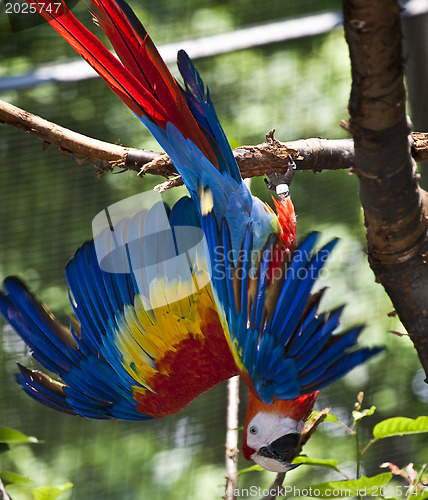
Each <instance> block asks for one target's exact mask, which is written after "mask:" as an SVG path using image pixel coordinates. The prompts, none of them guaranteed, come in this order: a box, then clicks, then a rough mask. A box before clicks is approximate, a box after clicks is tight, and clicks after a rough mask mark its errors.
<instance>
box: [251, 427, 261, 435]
mask: <svg viewBox="0 0 428 500" xmlns="http://www.w3.org/2000/svg"><path fill="white" fill-rule="evenodd" d="M258 432H259V430H258V429H257V427H256V426H255V425H252V426H251V427H250V434H254V435H255V434H257V433H258Z"/></svg>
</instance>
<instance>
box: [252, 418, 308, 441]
mask: <svg viewBox="0 0 428 500" xmlns="http://www.w3.org/2000/svg"><path fill="white" fill-rule="evenodd" d="M303 426H304V423H303V422H302V421H301V420H294V419H293V418H290V417H281V416H280V415H277V414H275V413H263V412H260V413H257V415H256V416H255V417H253V418H252V420H251V421H250V423H249V424H248V428H247V444H248V446H249V447H250V448H254V449H255V450H259V449H260V448H261V447H262V446H269V445H270V443H272V442H273V441H276V440H277V439H279V438H280V437H282V436H284V434H290V433H292V432H297V433H299V434H301V433H302V430H303Z"/></svg>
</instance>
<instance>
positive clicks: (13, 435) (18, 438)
mask: <svg viewBox="0 0 428 500" xmlns="http://www.w3.org/2000/svg"><path fill="white" fill-rule="evenodd" d="M38 442H39V440H38V439H37V438H35V437H32V436H26V435H25V434H23V433H22V432H19V431H16V430H15V429H11V428H10V427H2V426H0V443H6V444H16V443H38Z"/></svg>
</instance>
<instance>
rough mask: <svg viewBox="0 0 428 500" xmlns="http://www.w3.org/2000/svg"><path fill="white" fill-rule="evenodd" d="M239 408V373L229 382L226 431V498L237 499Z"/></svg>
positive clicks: (228, 499) (227, 499)
mask: <svg viewBox="0 0 428 500" xmlns="http://www.w3.org/2000/svg"><path fill="white" fill-rule="evenodd" d="M238 410H239V375H236V376H235V377H232V378H230V379H229V380H228V382H227V432H226V495H225V500H235V498H236V495H235V492H236V490H237V488H238V453H239V450H238V426H239V422H238Z"/></svg>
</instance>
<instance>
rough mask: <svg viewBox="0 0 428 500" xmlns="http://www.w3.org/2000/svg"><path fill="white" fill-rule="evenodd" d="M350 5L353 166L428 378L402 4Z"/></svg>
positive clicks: (386, 277) (372, 256)
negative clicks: (406, 89)
mask: <svg viewBox="0 0 428 500" xmlns="http://www.w3.org/2000/svg"><path fill="white" fill-rule="evenodd" d="M343 11H344V27H345V34H346V40H347V42H348V45H349V52H350V57H351V68H352V90H351V97H350V101H349V111H350V115H351V120H350V126H349V129H350V131H351V132H352V134H353V136H354V144H355V156H354V163H355V167H354V169H353V170H354V172H355V173H356V174H357V175H358V177H359V180H360V190H359V192H360V198H361V204H362V206H363V209H364V216H365V224H366V227H367V245H368V254H369V262H370V265H371V267H372V269H373V271H374V273H375V275H376V281H378V282H379V283H381V284H382V285H383V286H384V288H385V290H386V292H387V294H388V295H389V297H390V298H391V300H392V302H393V304H394V307H395V309H396V311H397V313H398V315H399V317H400V319H401V321H402V323H403V325H404V326H405V327H406V329H407V331H408V332H409V336H410V338H411V340H412V341H413V344H414V345H415V347H416V350H417V351H418V355H419V359H420V361H421V364H422V366H423V368H424V370H425V373H426V375H427V379H426V381H427V382H428V334H427V332H428V265H427V255H428V219H427V214H428V210H427V206H426V201H427V194H426V193H425V192H424V191H422V190H421V189H420V187H419V185H418V177H417V174H416V166H415V164H414V161H413V159H412V156H411V149H410V147H409V140H408V135H409V123H408V120H407V117H406V109H405V104H406V92H405V88H404V83H403V78H404V65H403V60H402V47H401V41H402V34H401V25H400V12H401V7H400V5H399V3H398V1H397V0H384V1H382V2H373V1H372V0H344V1H343ZM426 143H427V141H426V136H425V138H422V137H421V136H420V135H419V134H416V136H414V139H413V146H414V147H413V149H414V150H415V148H416V147H421V146H422V147H425V146H426ZM419 158H420V157H419ZM419 158H418V159H419Z"/></svg>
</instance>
